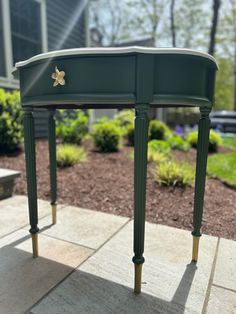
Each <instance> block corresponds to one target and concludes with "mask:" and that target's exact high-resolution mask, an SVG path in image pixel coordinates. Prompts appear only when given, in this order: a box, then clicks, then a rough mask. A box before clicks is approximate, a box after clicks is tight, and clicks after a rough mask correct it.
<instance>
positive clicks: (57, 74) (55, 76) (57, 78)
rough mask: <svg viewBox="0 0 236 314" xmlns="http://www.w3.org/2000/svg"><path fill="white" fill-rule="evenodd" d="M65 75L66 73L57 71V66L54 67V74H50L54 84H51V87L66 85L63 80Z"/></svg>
mask: <svg viewBox="0 0 236 314" xmlns="http://www.w3.org/2000/svg"><path fill="white" fill-rule="evenodd" d="M65 74H66V73H65V72H64V71H59V70H58V68H57V66H56V67H55V72H53V73H52V79H54V80H55V82H54V83H53V87H55V86H57V85H58V84H59V85H65V84H66V82H65V79H64V76H65Z"/></svg>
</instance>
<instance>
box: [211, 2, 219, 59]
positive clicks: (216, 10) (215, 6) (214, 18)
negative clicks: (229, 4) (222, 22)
mask: <svg viewBox="0 0 236 314" xmlns="http://www.w3.org/2000/svg"><path fill="white" fill-rule="evenodd" d="M220 5H221V0H213V6H212V9H213V16H212V23H211V32H210V43H209V49H208V53H209V54H211V55H214V53H215V37H216V31H217V23H218V16H219V9H220Z"/></svg>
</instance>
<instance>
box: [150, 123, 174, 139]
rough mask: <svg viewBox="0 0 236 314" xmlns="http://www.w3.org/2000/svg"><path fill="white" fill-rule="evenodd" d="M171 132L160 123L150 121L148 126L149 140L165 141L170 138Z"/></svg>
mask: <svg viewBox="0 0 236 314" xmlns="http://www.w3.org/2000/svg"><path fill="white" fill-rule="evenodd" d="M171 133H172V132H171V130H170V129H169V128H168V126H167V125H166V124H165V123H164V122H161V121H157V120H151V121H150V124H149V139H150V140H167V139H168V138H169V137H170V136H171Z"/></svg>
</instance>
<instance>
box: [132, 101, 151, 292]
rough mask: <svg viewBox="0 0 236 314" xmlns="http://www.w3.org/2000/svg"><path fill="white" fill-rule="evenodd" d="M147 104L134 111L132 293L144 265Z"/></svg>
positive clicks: (139, 281) (138, 289)
mask: <svg viewBox="0 0 236 314" xmlns="http://www.w3.org/2000/svg"><path fill="white" fill-rule="evenodd" d="M148 109H149V105H147V104H142V105H141V104H137V105H136V110H135V114H136V116H135V148H134V257H133V263H134V267H135V280H134V292H135V293H140V292H141V275H142V264H143V263H144V257H143V251H144V231H145V207H146V177H147V143H148V125H149V121H148Z"/></svg>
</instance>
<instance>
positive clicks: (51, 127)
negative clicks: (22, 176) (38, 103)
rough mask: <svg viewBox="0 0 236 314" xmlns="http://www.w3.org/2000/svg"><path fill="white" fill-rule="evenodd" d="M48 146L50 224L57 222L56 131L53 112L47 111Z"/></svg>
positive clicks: (51, 110) (52, 110)
mask: <svg viewBox="0 0 236 314" xmlns="http://www.w3.org/2000/svg"><path fill="white" fill-rule="evenodd" d="M48 145H49V163H50V166H49V168H50V188H51V206H52V224H56V222H57V157H56V129H55V110H54V109H49V117H48Z"/></svg>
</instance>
